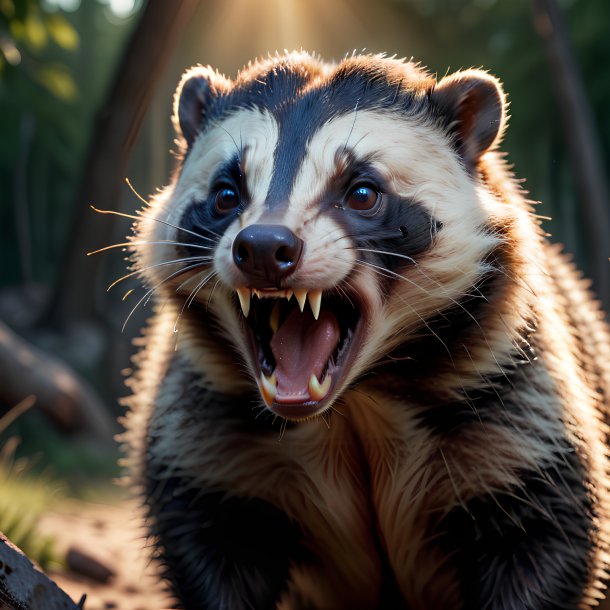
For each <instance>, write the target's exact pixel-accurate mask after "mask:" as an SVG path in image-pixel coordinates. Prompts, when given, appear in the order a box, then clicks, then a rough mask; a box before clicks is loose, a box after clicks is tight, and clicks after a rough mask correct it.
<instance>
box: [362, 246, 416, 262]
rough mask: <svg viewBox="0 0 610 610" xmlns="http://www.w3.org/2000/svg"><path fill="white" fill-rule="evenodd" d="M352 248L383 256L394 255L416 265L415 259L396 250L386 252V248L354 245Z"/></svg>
mask: <svg viewBox="0 0 610 610" xmlns="http://www.w3.org/2000/svg"><path fill="white" fill-rule="evenodd" d="M353 250H359V251H360V252H374V253H375V254H383V255H385V256H395V257H396V258H402V259H404V260H407V261H409V262H411V263H413V264H414V265H417V262H416V261H415V259H413V258H411V257H410V256H407V255H406V254H398V252H387V251H386V250H375V249H373V248H359V247H355V248H353Z"/></svg>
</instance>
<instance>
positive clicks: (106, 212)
mask: <svg viewBox="0 0 610 610" xmlns="http://www.w3.org/2000/svg"><path fill="white" fill-rule="evenodd" d="M89 207H90V208H91V209H92V210H93V211H94V212H97V213H98V214H112V215H114V216H121V217H122V218H131V219H132V220H142V218H146V219H147V220H154V221H155V222H160V223H161V224H163V225H166V226H168V227H172V228H173V229H176V230H177V231H184V232H185V233H188V234H189V235H193V236H194V237H198V238H199V239H203V240H207V241H211V242H212V243H214V244H215V243H217V241H216V240H215V239H212V238H211V237H206V236H205V235H200V234H199V233H195V231H191V230H189V229H185V228H184V227H180V226H178V225H174V224H172V223H171V222H167V220H161V219H160V218H155V217H154V216H146V215H144V214H140V215H139V216H136V215H135V214H126V213H125V212H117V211H116V210H100V209H98V208H96V207H95V206H93V205H91V206H89ZM210 233H213V234H214V235H216V237H220V235H218V234H217V233H214V232H213V231H210Z"/></svg>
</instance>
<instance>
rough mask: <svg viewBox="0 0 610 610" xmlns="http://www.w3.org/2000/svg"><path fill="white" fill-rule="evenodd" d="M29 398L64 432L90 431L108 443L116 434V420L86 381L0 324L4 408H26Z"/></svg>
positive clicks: (0, 398)
mask: <svg viewBox="0 0 610 610" xmlns="http://www.w3.org/2000/svg"><path fill="white" fill-rule="evenodd" d="M27 397H34V399H35V400H36V408H37V409H40V410H41V411H42V412H43V413H45V414H46V415H47V416H48V417H49V418H50V419H51V420H52V421H53V422H55V424H56V425H57V426H58V427H59V428H61V429H62V430H63V431H64V432H87V433H90V434H91V435H93V436H95V437H97V438H100V439H101V440H106V441H107V440H109V439H111V438H112V435H113V433H114V432H116V426H115V423H114V421H113V418H112V417H111V416H110V415H109V413H108V412H107V409H106V407H105V406H104V404H103V403H102V402H101V401H100V399H99V398H98V397H97V394H96V393H95V391H94V390H93V389H92V388H91V387H90V386H89V384H88V383H87V382H86V381H85V380H84V379H81V378H80V377H78V376H77V375H76V373H74V372H73V371H72V370H71V369H70V368H69V367H68V365H67V364H64V363H63V362H61V361H60V360H58V359H56V358H54V357H53V356H51V355H50V354H48V353H46V352H43V351H42V350H40V349H38V348H36V347H34V346H33V345H31V344H29V343H28V342H26V341H25V340H24V339H22V338H21V337H19V336H18V335H17V334H15V333H14V332H13V331H12V330H11V329H9V328H8V327H7V326H6V325H4V324H2V322H0V405H2V404H4V405H14V404H17V403H21V404H22V405H23V403H22V401H24V400H27ZM29 400H31V398H30V399H29ZM26 404H27V403H26ZM5 417H6V416H5Z"/></svg>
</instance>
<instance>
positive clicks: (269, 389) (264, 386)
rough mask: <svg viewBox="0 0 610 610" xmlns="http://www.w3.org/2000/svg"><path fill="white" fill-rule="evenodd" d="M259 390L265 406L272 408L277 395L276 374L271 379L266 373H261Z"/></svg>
mask: <svg viewBox="0 0 610 610" xmlns="http://www.w3.org/2000/svg"><path fill="white" fill-rule="evenodd" d="M259 388H260V391H261V396H262V397H263V400H264V401H265V404H266V405H267V406H268V407H270V406H271V405H272V404H273V399H274V398H275V395H276V394H277V379H276V378H275V373H273V374H272V375H271V377H265V373H262V372H261V378H260V383H259Z"/></svg>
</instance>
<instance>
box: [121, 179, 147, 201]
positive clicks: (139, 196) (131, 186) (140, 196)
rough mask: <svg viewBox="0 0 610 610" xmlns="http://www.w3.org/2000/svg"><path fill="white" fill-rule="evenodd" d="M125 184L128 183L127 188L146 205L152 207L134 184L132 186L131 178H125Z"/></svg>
mask: <svg viewBox="0 0 610 610" xmlns="http://www.w3.org/2000/svg"><path fill="white" fill-rule="evenodd" d="M125 182H126V183H127V186H128V187H129V188H130V189H131V192H132V193H133V194H134V195H135V196H136V197H137V198H138V199H139V200H140V201H141V202H142V203H144V204H145V205H148V206H149V205H150V202H149V201H147V200H146V199H144V197H142V195H140V193H138V191H136V189H135V188H134V186H133V184H131V182H130V180H129V178H125Z"/></svg>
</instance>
